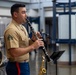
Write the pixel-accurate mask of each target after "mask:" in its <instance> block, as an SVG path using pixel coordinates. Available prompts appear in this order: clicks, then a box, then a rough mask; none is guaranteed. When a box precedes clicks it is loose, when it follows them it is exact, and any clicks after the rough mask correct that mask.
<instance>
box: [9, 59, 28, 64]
mask: <svg viewBox="0 0 76 75" xmlns="http://www.w3.org/2000/svg"><path fill="white" fill-rule="evenodd" d="M8 60H9V61H10V62H18V63H24V62H29V60H23V61H14V60H12V59H8Z"/></svg>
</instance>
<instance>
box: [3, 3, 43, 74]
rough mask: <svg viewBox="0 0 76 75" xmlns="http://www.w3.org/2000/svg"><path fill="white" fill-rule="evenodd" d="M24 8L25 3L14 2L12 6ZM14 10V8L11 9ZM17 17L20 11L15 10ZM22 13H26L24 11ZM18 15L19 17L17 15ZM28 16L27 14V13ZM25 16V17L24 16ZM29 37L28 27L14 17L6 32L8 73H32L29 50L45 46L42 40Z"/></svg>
mask: <svg viewBox="0 0 76 75" xmlns="http://www.w3.org/2000/svg"><path fill="white" fill-rule="evenodd" d="M13 7H16V8H18V9H19V7H21V8H20V9H21V10H22V9H23V8H24V5H21V4H14V5H13V6H12V8H13ZM11 10H12V9H11ZM13 13H14V16H15V18H17V19H18V18H19V16H20V15H19V16H18V14H19V13H18V12H16V10H14V11H13ZM22 14H25V13H24V12H23V13H22ZM16 16H17V17H16ZM25 16H26V15H25ZM24 18H25V17H24ZM34 41H35V42H34V43H33V41H32V40H31V39H29V37H28V33H27V30H26V28H25V27H24V26H23V25H22V23H18V20H16V19H14V18H12V21H11V22H10V23H9V25H8V26H7V28H6V30H5V32H4V42H5V47H6V51H7V58H8V64H7V66H6V73H7V75H30V68H29V52H30V51H32V50H34V49H37V48H39V47H40V46H43V45H44V44H43V42H42V41H41V40H34Z"/></svg>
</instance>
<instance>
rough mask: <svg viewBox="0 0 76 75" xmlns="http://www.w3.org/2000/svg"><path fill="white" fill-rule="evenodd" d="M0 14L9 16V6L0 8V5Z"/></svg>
mask: <svg viewBox="0 0 76 75" xmlns="http://www.w3.org/2000/svg"><path fill="white" fill-rule="evenodd" d="M0 15H1V16H11V14H10V8H1V7H0Z"/></svg>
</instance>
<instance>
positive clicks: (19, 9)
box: [11, 4, 27, 24]
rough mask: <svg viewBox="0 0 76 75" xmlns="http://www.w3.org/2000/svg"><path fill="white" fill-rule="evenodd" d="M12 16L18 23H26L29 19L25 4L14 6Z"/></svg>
mask: <svg viewBox="0 0 76 75" xmlns="http://www.w3.org/2000/svg"><path fill="white" fill-rule="evenodd" d="M11 15H12V18H13V19H14V20H15V21H16V22H18V23H20V24H22V23H24V22H25V19H26V17H27V15H26V8H25V5H24V4H14V5H13V6H12V7H11Z"/></svg>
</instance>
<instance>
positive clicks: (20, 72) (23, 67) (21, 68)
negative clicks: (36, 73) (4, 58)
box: [6, 62, 30, 75]
mask: <svg viewBox="0 0 76 75" xmlns="http://www.w3.org/2000/svg"><path fill="white" fill-rule="evenodd" d="M6 73H7V75H30V68H29V63H28V62H23V63H18V62H8V64H7V66H6Z"/></svg>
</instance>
